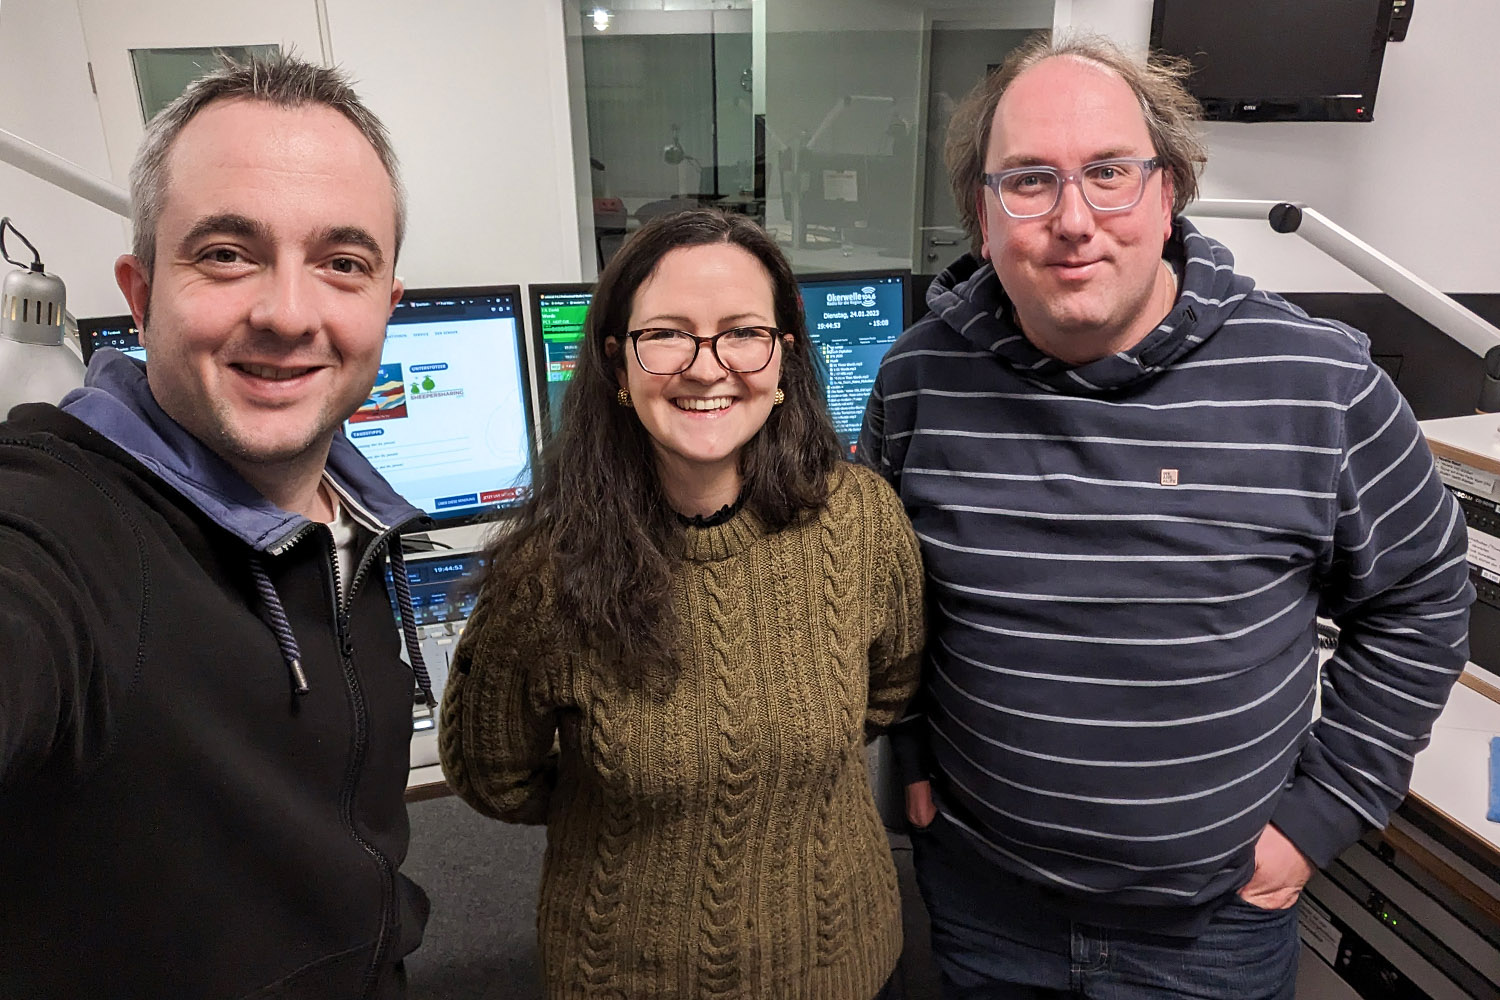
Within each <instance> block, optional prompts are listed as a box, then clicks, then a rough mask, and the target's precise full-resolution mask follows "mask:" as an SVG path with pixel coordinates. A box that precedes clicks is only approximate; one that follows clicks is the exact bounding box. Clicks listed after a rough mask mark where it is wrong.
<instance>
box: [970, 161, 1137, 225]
mask: <svg viewBox="0 0 1500 1000" xmlns="http://www.w3.org/2000/svg"><path fill="white" fill-rule="evenodd" d="M1161 166H1165V164H1163V163H1162V160H1161V157H1159V156H1146V157H1141V156H1116V157H1112V158H1110V159H1107V160H1095V161H1094V162H1092V163H1085V164H1084V165H1083V166H1081V167H1079V168H1078V169H1076V170H1062V169H1060V168H1058V167H1049V166H1044V165H1037V166H1031V167H1014V168H1012V169H1010V170H1001V171H1000V172H999V173H994V174H985V175H984V186H985V187H987V188H989V189H990V190H991V191H993V192H995V197H996V198H998V199H999V201H1000V207H1001V208H1002V209H1004V210H1005V214H1006V215H1008V216H1010V217H1011V218H1012V219H1037V218H1040V217H1042V216H1044V215H1050V214H1051V213H1052V210H1053V209H1055V208H1057V206H1058V203H1059V202H1061V201H1062V191H1063V188H1064V187H1065V186H1066V185H1068V184H1070V183H1071V184H1077V185H1078V190H1079V191H1081V192H1082V193H1083V200H1084V201H1085V202H1087V203H1088V206H1089V207H1090V208H1092V209H1093V210H1094V211H1096V212H1125V211H1128V210H1130V209H1132V208H1134V207H1135V206H1136V205H1139V204H1140V202H1141V198H1142V196H1143V195H1145V193H1146V181H1147V180H1149V179H1150V178H1151V172H1152V171H1153V170H1155V169H1156V168H1157V167H1161Z"/></svg>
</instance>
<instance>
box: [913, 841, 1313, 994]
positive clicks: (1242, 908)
mask: <svg viewBox="0 0 1500 1000" xmlns="http://www.w3.org/2000/svg"><path fill="white" fill-rule="evenodd" d="M911 839H912V855H913V856H912V860H913V863H914V865H915V867H916V872H917V886H918V888H920V889H921V892H922V899H923V901H924V902H926V904H927V912H928V914H929V915H930V917H931V919H932V954H933V958H934V959H935V960H936V962H937V966H938V970H939V972H940V973H941V974H942V979H943V998H944V1000H1025V998H1031V1000H1042V998H1049V997H1088V998H1090V1000H1148V998H1149V1000H1168V998H1187V997H1192V998H1196V1000H1292V995H1293V992H1294V990H1295V987H1296V979H1297V954H1298V952H1299V950H1300V948H1301V945H1300V942H1299V940H1298V936H1297V909H1296V907H1292V908H1290V909H1286V910H1263V909H1261V908H1259V907H1256V906H1251V905H1250V904H1249V903H1246V902H1245V901H1244V900H1242V899H1240V898H1239V897H1238V896H1232V897H1230V899H1229V900H1228V901H1227V902H1225V904H1224V905H1223V906H1222V907H1221V908H1220V909H1219V910H1218V911H1217V912H1216V913H1215V914H1214V916H1213V919H1212V921H1211V922H1210V923H1209V925H1208V929H1207V930H1205V931H1204V932H1203V934H1202V935H1201V936H1200V937H1197V938H1182V937H1169V936H1166V935H1161V934H1149V933H1144V932H1139V931H1128V930H1119V929H1116V928H1105V927H1094V926H1091V925H1089V924H1083V923H1078V922H1076V921H1072V920H1069V919H1068V918H1067V917H1066V916H1063V915H1062V914H1059V913H1054V912H1051V911H1049V910H1046V909H1045V908H1039V907H1037V906H1035V905H1032V904H1031V903H1030V902H1027V903H1023V904H1021V905H1017V904H1018V900H1017V899H1016V882H1015V880H1014V879H1013V878H1011V877H1010V876H1008V875H1005V874H1004V873H1002V872H999V871H998V870H997V869H996V868H995V866H994V864H993V863H992V862H990V861H989V860H988V859H986V858H985V857H984V856H983V855H982V854H980V853H979V852H978V851H977V850H976V849H975V848H974V847H973V846H972V845H971V844H970V843H969V842H968V841H967V840H966V839H965V835H964V833H963V832H962V831H961V830H959V829H957V828H956V827H954V826H953V825H952V824H951V823H950V822H948V821H947V820H946V819H944V818H943V816H942V815H941V814H939V816H938V818H937V819H936V820H935V821H934V822H933V824H932V825H931V826H929V827H928V828H927V829H926V830H919V831H915V832H913V833H912V835H911Z"/></svg>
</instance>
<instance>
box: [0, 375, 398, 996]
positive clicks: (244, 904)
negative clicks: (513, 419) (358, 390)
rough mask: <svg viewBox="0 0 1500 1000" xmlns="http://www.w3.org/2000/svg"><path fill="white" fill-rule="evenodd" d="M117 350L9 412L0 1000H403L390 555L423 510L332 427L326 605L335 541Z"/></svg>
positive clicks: (0, 550) (0, 468) (2, 465)
mask: <svg viewBox="0 0 1500 1000" xmlns="http://www.w3.org/2000/svg"><path fill="white" fill-rule="evenodd" d="M101 353H104V352H101ZM108 353H109V354H111V355H114V356H113V357H106V358H104V359H103V360H102V361H101V360H100V359H99V358H98V357H96V359H95V364H94V365H93V366H92V367H91V369H90V374H89V381H90V385H91V386H92V388H89V389H84V390H81V391H80V392H78V393H75V394H74V395H73V396H71V397H70V398H69V400H66V401H65V402H64V408H63V409H62V410H59V409H57V408H55V407H51V406H44V405H27V406H22V407H18V408H17V409H15V410H13V411H12V413H11V419H10V420H9V421H8V422H6V423H3V424H0V998H3V1000H20V998H25V1000H45V998H53V997H57V998H62V997H67V998H81V997H88V998H91V1000H93V998H114V997H172V998H174V1000H188V998H195V997H203V998H208V997H213V998H224V997H246V996H253V997H308V998H312V997H318V998H345V997H382V998H384V997H399V996H401V995H402V993H403V987H402V983H401V978H402V977H401V974H400V970H399V966H398V963H399V961H400V959H401V958H402V956H404V955H406V954H407V953H409V952H410V951H411V950H412V949H413V948H415V947H416V946H417V944H418V943H419V942H420V941H421V936H422V927H423V924H424V922H425V920H426V913H427V902H426V898H425V897H424V896H423V894H422V892H421V890H420V889H418V888H417V886H416V885H415V884H413V883H412V882H410V881H409V880H407V879H406V878H405V877H403V876H402V875H400V874H399V872H398V869H399V867H400V864H401V862H402V860H403V858H404V857H405V854H406V848H407V840H408V827H407V819H406V810H405V804H404V801H403V798H404V790H405V783H406V777H407V771H408V753H409V750H408V746H409V742H410V738H411V708H412V696H413V674H412V670H411V668H409V667H407V665H406V664H404V663H403V662H402V661H401V660H400V651H399V644H398V637H397V630H396V628H395V625H394V621H393V618H392V614H391V604H390V601H389V598H388V597H387V592H386V585H385V579H384V570H383V568H382V566H383V559H384V555H385V552H386V550H387V549H391V550H392V551H394V552H395V560H396V562H397V569H398V571H399V573H398V575H403V576H404V569H403V568H402V567H401V566H400V554H399V548H400V546H399V544H398V543H397V542H396V541H395V539H394V531H395V529H396V528H397V527H399V526H400V525H401V524H402V523H404V522H408V521H410V520H411V519H412V518H413V517H417V516H420V514H419V512H417V511H416V510H415V509H414V508H412V507H410V506H409V505H408V504H406V503H405V501H403V500H401V499H400V498H399V497H398V496H396V494H395V493H394V492H392V491H391V489H390V487H389V486H388V485H386V484H385V482H384V480H382V479H381V478H380V477H379V475H378V474H377V473H376V472H375V471H374V469H373V468H371V467H370V466H369V465H368V463H366V462H364V460H363V458H361V457H360V456H359V454H358V452H357V451H356V450H355V449H354V448H353V447H352V446H351V445H349V443H348V442H347V441H345V440H344V439H343V438H342V437H341V436H340V437H339V438H338V439H336V441H335V445H334V448H333V450H332V453H331V454H330V458H329V466H328V474H329V479H330V481H331V482H332V483H333V484H334V485H335V487H336V488H337V490H338V491H339V493H340V494H341V499H342V501H343V502H344V503H345V504H346V506H348V508H349V509H350V510H351V512H352V513H353V514H354V515H355V517H356V520H358V521H360V522H361V523H362V524H363V525H364V526H365V528H366V529H372V530H365V531H362V532H361V533H360V548H359V556H358V561H357V564H356V565H357V566H358V569H357V571H356V572H355V574H354V577H353V579H352V580H350V581H346V582H345V586H346V589H347V593H348V597H347V598H346V600H345V601H343V602H341V601H340V600H339V599H338V596H337V595H338V593H339V589H338V580H337V574H338V569H337V562H336V560H335V559H334V557H333V541H332V535H331V534H330V532H329V531H328V529H327V527H326V526H323V525H317V524H314V523H312V522H309V521H307V520H306V519H305V518H302V517H300V516H298V515H294V514H288V513H287V512H285V511H281V510H279V509H278V508H275V507H273V506H271V505H270V504H268V503H267V502H266V501H265V500H264V499H262V498H260V496H259V495H258V494H256V493H255V492H254V491H253V490H252V489H251V488H250V487H249V486H248V485H247V484H245V483H244V481H243V480H242V479H240V478H239V477H238V476H237V475H235V474H234V473H233V472H232V471H231V470H230V469H229V467H228V466H227V465H226V464H224V463H223V462H222V461H221V460H219V459H218V458H217V456H215V455H214V454H213V453H212V452H210V451H208V450H207V449H206V448H204V447H203V446H202V445H201V444H200V443H199V442H197V441H196V440H195V439H194V438H192V437H191V436H190V435H188V434H187V433H186V431H184V430H183V429H182V428H181V427H180V426H179V425H177V424H175V423H174V422H172V421H171V420H170V418H168V417H167V416H166V414H165V413H163V412H162V411H161V410H160V408H159V407H157V406H156V404H155V401H154V400H153V399H152V398H151V396H150V393H149V390H148V389H147V388H146V385H145V377H144V372H143V371H142V370H141V369H140V368H139V366H138V365H136V364H135V363H134V362H132V361H130V360H129V359H126V358H124V357H123V356H121V355H118V354H115V352H108ZM101 430H102V431H104V433H100V431H101ZM106 435H107V437H106ZM400 589H403V590H404V588H400ZM403 596H404V595H403ZM408 620H409V618H408ZM417 662H420V661H417ZM304 682H305V683H304ZM299 687H305V689H306V690H305V693H298V690H297V689H298V688H299Z"/></svg>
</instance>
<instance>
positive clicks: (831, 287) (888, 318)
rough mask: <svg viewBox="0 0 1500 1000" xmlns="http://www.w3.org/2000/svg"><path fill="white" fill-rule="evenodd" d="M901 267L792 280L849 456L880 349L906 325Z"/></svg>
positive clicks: (904, 278) (830, 407)
mask: <svg viewBox="0 0 1500 1000" xmlns="http://www.w3.org/2000/svg"><path fill="white" fill-rule="evenodd" d="M907 279H908V274H907V272H906V271H853V272H842V273H837V274H809V275H803V276H801V277H799V278H798V279H797V285H798V287H799V288H800V289H801V291H802V309H803V312H804V313H805V314H806V316H807V332H808V335H809V336H810V337H811V338H812V343H813V347H814V349H816V350H817V352H818V354H819V355H821V357H822V359H823V366H824V368H825V369H826V374H827V380H826V382H825V383H824V386H823V389H824V392H825V393H826V395H827V398H828V411H829V413H831V414H832V415H833V426H834V429H835V430H837V431H838V434H839V440H840V441H842V442H843V445H844V449H845V451H846V453H847V454H849V455H850V456H852V455H853V454H854V448H855V445H856V443H857V442H858V441H859V429H860V426H861V424H862V423H863V422H864V416H865V404H866V403H867V402H869V399H870V390H871V389H873V388H874V387H875V373H876V372H877V371H878V370H879V369H880V361H881V359H882V358H884V357H885V352H886V351H887V350H889V349H890V346H891V344H893V343H895V341H896V338H897V337H899V336H901V331H902V330H904V329H906V325H907V304H906V297H907V296H906V287H907Z"/></svg>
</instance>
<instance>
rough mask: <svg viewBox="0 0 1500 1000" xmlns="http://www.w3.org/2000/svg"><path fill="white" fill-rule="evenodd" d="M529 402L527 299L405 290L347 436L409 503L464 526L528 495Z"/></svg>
mask: <svg viewBox="0 0 1500 1000" xmlns="http://www.w3.org/2000/svg"><path fill="white" fill-rule="evenodd" d="M531 395H532V394H531V389H530V380H529V379H528V377H527V371H526V339H525V330H524V326H523V324H522V321H521V292H520V289H518V288H517V287H516V286H514V285H502V286H493V287H484V288H437V289H426V290H408V291H407V292H406V294H405V295H404V296H402V299H401V301H400V303H398V304H397V306H396V311H395V312H394V313H393V314H392V315H391V319H390V323H389V324H388V325H387V327H386V338H385V349H384V351H383V352H382V353H381V357H380V371H379V373H378V374H377V375H376V377H375V385H374V387H373V388H371V390H370V395H369V398H368V399H366V400H365V402H364V404H363V405H362V406H360V408H359V409H358V410H356V411H355V413H354V415H353V416H352V417H350V418H349V420H348V422H347V423H346V424H345V425H344V433H345V434H347V435H348V436H349V440H351V441H352V442H354V445H355V447H357V448H358V449H359V450H360V451H361V452H363V453H364V455H365V457H366V458H368V459H369V460H370V463H371V464H372V465H374V466H375V468H376V469H378V470H380V472H381V474H382V475H384V476H385V478H386V479H387V480H389V481H390V484H391V485H392V486H393V487H395V489H396V491H397V492H398V493H400V494H401V495H402V496H403V497H405V498H406V499H407V501H409V502H410V503H412V504H414V505H415V506H418V507H421V508H422V509H423V510H425V511H427V513H428V514H430V515H432V516H433V517H434V518H436V519H437V520H438V522H439V523H440V524H442V525H444V526H447V525H451V524H459V523H464V522H467V521H472V520H474V519H476V518H477V517H479V516H481V515H483V514H486V513H489V512H490V511H494V510H497V509H500V508H504V507H510V506H514V505H515V504H517V503H518V502H520V500H521V498H522V494H523V492H524V491H525V489H526V487H527V486H528V485H529V482H530V468H531V456H532V444H533V442H532V426H533V425H532V415H531V407H532V403H531Z"/></svg>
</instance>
